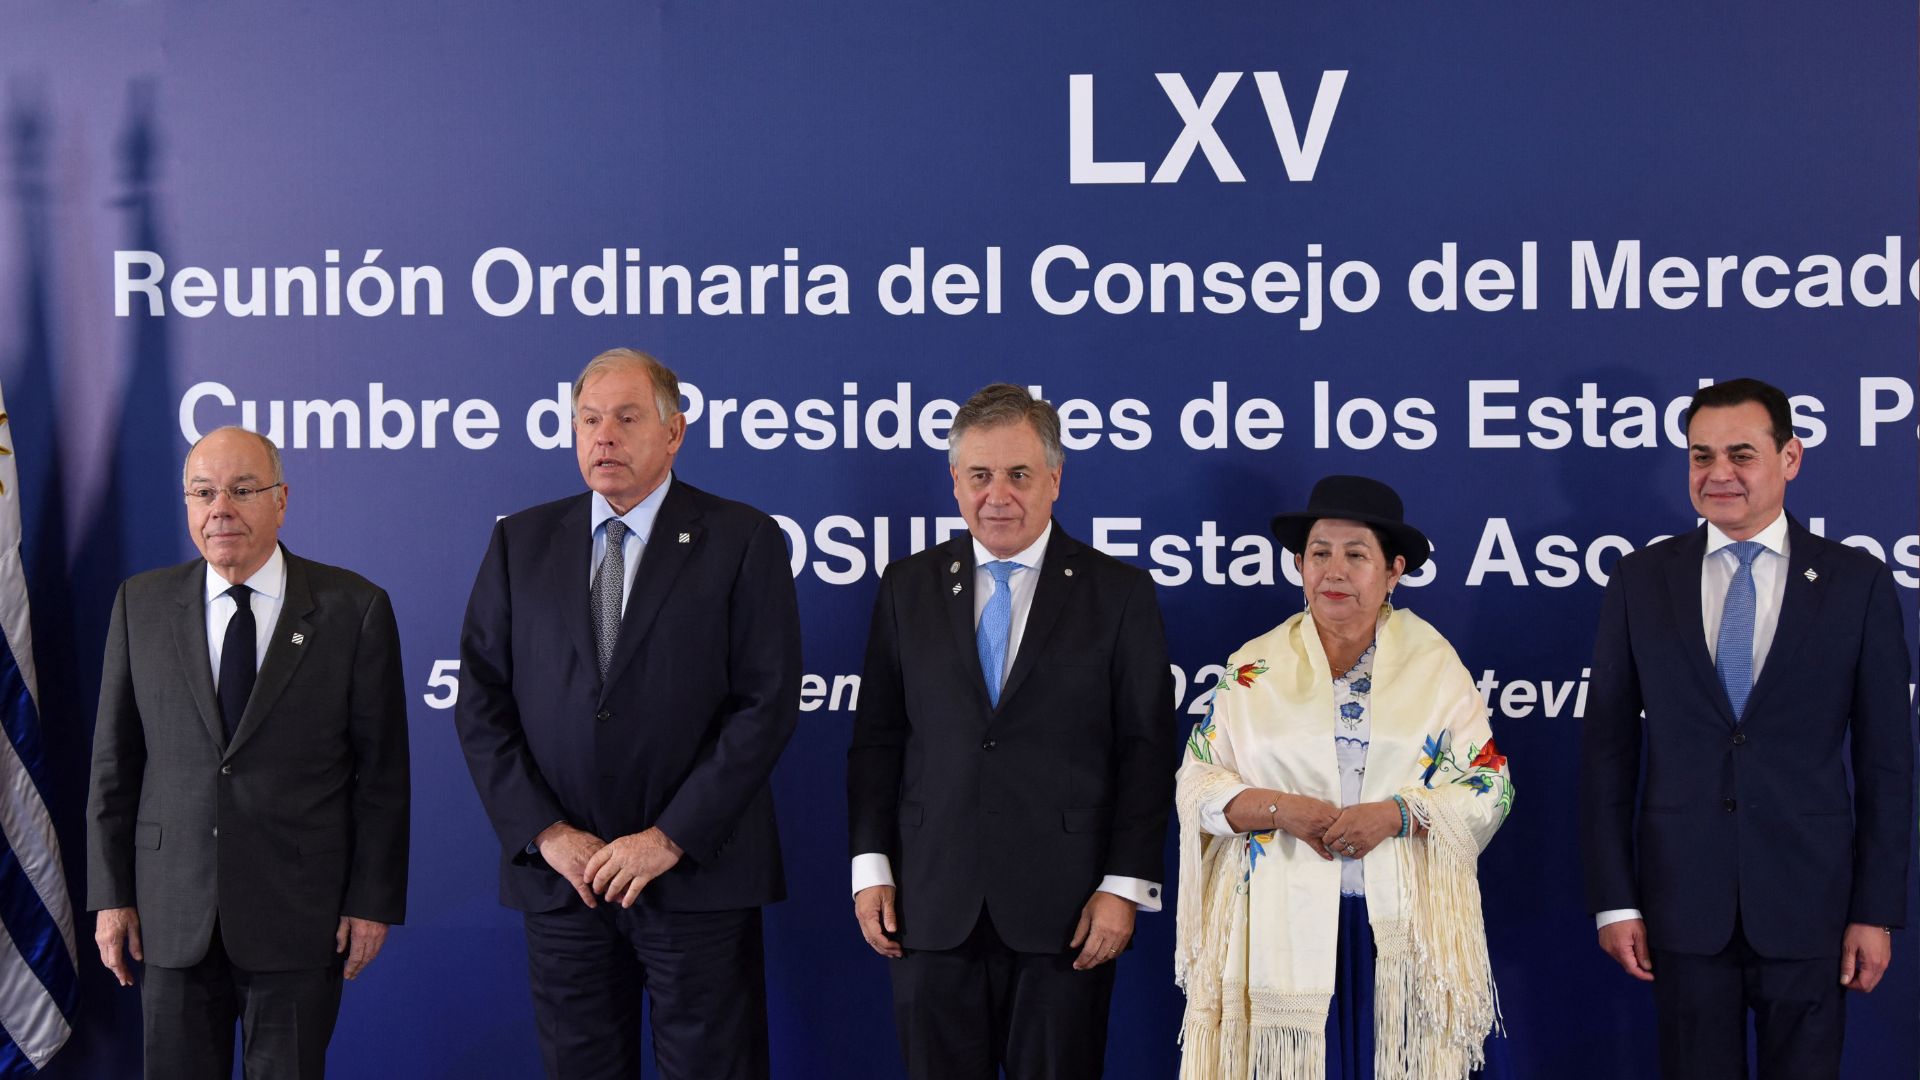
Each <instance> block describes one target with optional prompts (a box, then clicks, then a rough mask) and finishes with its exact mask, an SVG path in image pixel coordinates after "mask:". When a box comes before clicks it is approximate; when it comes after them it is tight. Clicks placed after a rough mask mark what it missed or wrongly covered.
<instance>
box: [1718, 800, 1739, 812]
mask: <svg viewBox="0 0 1920 1080" xmlns="http://www.w3.org/2000/svg"><path fill="white" fill-rule="evenodd" d="M1720 805H1721V806H1724V807H1726V808H1727V811H1728V812H1729V813H1731V812H1732V811H1733V809H1734V807H1736V806H1738V805H1739V804H1738V803H1736V802H1734V801H1733V800H1732V799H1721V800H1720Z"/></svg>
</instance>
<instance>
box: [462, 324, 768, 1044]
mask: <svg viewBox="0 0 1920 1080" xmlns="http://www.w3.org/2000/svg"><path fill="white" fill-rule="evenodd" d="M573 401H574V427H573V431H574V441H575V450H576V452H577V454H578V457H579V463H580V472H581V475H582V477H584V478H585V480H586V483H587V487H588V488H589V489H590V490H589V491H588V492H587V493H585V494H580V495H574V496H570V497H568V498H565V499H561V500H559V501H557V502H552V503H547V504H545V505H542V506H536V507H533V508H532V509H529V510H523V511H521V512H520V513H517V514H513V515H510V516H508V517H506V518H504V519H502V520H501V521H500V522H499V523H498V524H496V525H495V527H494V531H493V540H492V543H491V544H490V545H489V546H488V549H487V554H486V558H485V560H484V561H483V562H482V563H481V566H480V573H479V576H478V578H477V579H476V580H475V581H474V584H473V594H472V596H471V598H470V599H469V601H468V604H467V616H466V623H465V625H464V627H463V628H462V630H461V634H460V659H461V666H460V700H459V704H458V706H457V707H456V710H455V714H454V717H455V723H456V726H457V727H458V728H459V731H460V741H461V744H462V746H463V748H464V749H465V751H466V756H467V765H468V767H469V768H470V770H471V771H472V773H473V779H474V785H475V787H477V788H478V789H479V792H480V801H481V803H482V804H484V805H485V807H486V809H487V814H488V816H489V817H490V818H491V819H492V821H493V826H494V831H495V832H496V833H497V834H498V835H499V837H500V897H501V900H502V902H503V903H505V904H507V905H508V906H510V907H513V908H517V909H519V910H520V911H521V912H523V913H524V918H525V922H526V932H527V961H528V969H529V970H528V974H529V977H530V979H531V981H532V984H533V1000H534V1016H535V1021H536V1023H537V1025H538V1028H539V1034H540V1045H541V1052H542V1056H543V1058H544V1060H545V1063H546V1069H547V1073H548V1075H549V1076H553V1077H566V1078H570V1080H571V1078H579V1077H595V1078H597V1077H636V1076H639V1075H640V1027H639V1025H640V1015H641V996H642V993H643V991H644V993H645V995H646V997H647V998H648V999H649V1005H650V1010H651V1020H652V1028H653V1045H654V1057H655V1061H656V1062H657V1063H658V1065H659V1070H660V1074H661V1075H662V1076H663V1077H667V1078H669V1080H718V1078H742V1080H754V1078H764V1077H765V1076H766V1075H767V1073H768V1049H767V1016H766V985H765V979H764V976H763V974H762V964H763V962H762V945H761V940H762V939H761V924H760V907H761V905H763V904H768V903H772V902H773V901H776V900H779V899H782V898H783V897H784V896H785V894H786V883H785V878H784V875H783V872H782V867H781V861H780V838H779V835H778V833H777V832H776V830H775V827H774V811H773V791H772V788H771V786H770V784H769V782H768V780H769V776H770V774H771V773H772V772H773V766H774V763H775V762H776V761H777V760H778V759H779V757H780V752H781V750H782V749H784V748H785V747H786V744H787V739H788V737H789V736H791V735H792V734H793V729H794V725H795V723H796V722H797V721H798V719H799V703H800V621H799V614H798V609H797V607H796V605H795V601H794V590H793V577H792V574H791V573H790V571H789V570H788V567H787V546H786V540H785V537H784V535H783V534H782V533H781V531H780V527H779V526H778V525H777V524H775V523H774V521H773V519H772V518H770V517H768V516H767V515H765V514H763V513H761V512H760V511H758V510H755V509H753V508H752V507H750V506H746V505H744V504H742V503H737V502H731V501H729V500H726V499H721V498H717V497H715V496H713V495H709V494H707V493H706V492H704V491H701V490H699V489H697V488H695V487H693V486H692V485H691V484H688V483H686V482H685V481H683V480H680V479H678V478H677V477H675V476H673V475H672V468H673V459H674V455H675V454H676V453H678V452H679V449H680V445H681V441H682V439H683V438H684V437H685V434H686V417H685V416H684V415H683V414H682V413H681V412H680V388H679V380H677V379H676V378H675V377H674V374H673V372H671V371H669V370H668V369H667V368H666V367H665V366H664V365H662V364H661V363H660V362H659V361H658V360H655V359H654V358H653V357H651V356H648V355H646V354H644V353H639V352H635V351H633V350H630V349H614V350H610V351H608V352H606V353H602V354H601V355H600V356H597V357H595V358H594V359H593V360H592V361H591V362H590V363H588V364H587V366H586V368H585V370H583V371H582V372H581V374H580V377H579V379H578V380H576V381H575V383H574V387H573Z"/></svg>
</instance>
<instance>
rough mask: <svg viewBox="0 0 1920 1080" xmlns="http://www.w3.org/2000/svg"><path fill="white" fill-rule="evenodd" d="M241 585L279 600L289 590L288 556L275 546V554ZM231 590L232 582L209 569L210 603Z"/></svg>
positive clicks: (208, 589)
mask: <svg viewBox="0 0 1920 1080" xmlns="http://www.w3.org/2000/svg"><path fill="white" fill-rule="evenodd" d="M240 584H242V585H245V586H246V587H247V588H249V589H252V590H253V591H254V592H257V593H259V594H260V595H262V596H269V597H273V598H275V599H278V598H279V596H280V594H281V593H283V592H285V591H286V588H287V556H286V553H285V552H283V551H282V550H281V549H280V545H279V544H275V545H273V554H271V555H269V556H267V561H266V563H265V564H264V565H262V566H261V567H260V569H258V570H255V571H254V572H253V576H252V577H250V578H248V579H247V580H245V581H243V582H241V583H240ZM231 588H233V585H232V583H231V582H229V581H227V579H226V578H223V577H221V576H220V575H219V574H216V573H214V572H213V567H211V566H209V567H207V599H208V601H212V600H213V598H214V597H216V596H221V595H224V594H225V593H226V591H227V590H228V589H231Z"/></svg>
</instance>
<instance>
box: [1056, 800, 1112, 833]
mask: <svg viewBox="0 0 1920 1080" xmlns="http://www.w3.org/2000/svg"><path fill="white" fill-rule="evenodd" d="M1112 820H1113V807H1111V806H1091V807H1088V808H1087V809H1085V810H1062V811H1060V824H1061V827H1063V828H1065V829H1066V830H1067V831H1068V832H1072V833H1090V832H1106V831H1107V825H1108V823H1109V822H1111V821H1112Z"/></svg>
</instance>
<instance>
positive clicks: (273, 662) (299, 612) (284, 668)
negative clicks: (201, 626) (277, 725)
mask: <svg viewBox="0 0 1920 1080" xmlns="http://www.w3.org/2000/svg"><path fill="white" fill-rule="evenodd" d="M281 551H282V553H283V554H284V555H285V557H286V562H287V584H286V598H285V599H284V600H283V601H282V602H281V604H280V620H279V621H278V622H276V623H275V624H274V626H273V636H272V637H269V638H268V639H267V655H266V658H265V659H264V660H262V661H260V674H259V676H258V677H256V678H255V679H254V682H253V694H252V696H250V697H248V698H247V711H246V712H244V713H242V714H241V716H240V724H239V726H238V727H237V728H235V729H234V733H233V742H231V743H229V744H228V745H227V752H226V755H225V756H226V757H228V758H231V757H233V755H234V752H235V751H237V750H239V749H240V747H241V746H242V745H244V744H245V743H246V741H247V740H248V739H250V738H252V737H253V733H254V732H255V731H258V730H259V729H260V725H261V724H262V723H264V722H265V721H266V718H267V714H268V713H270V712H272V711H273V707H274V706H275V705H277V704H279V702H280V695H281V694H283V693H285V692H286V689H287V683H288V681H289V680H291V679H292V678H293V673H294V672H295V671H296V670H298V669H299V667H300V661H301V660H302V659H303V658H304V657H305V656H306V655H307V650H308V649H310V648H313V647H314V646H313V645H311V644H309V643H310V642H312V641H313V640H314V632H313V624H312V623H310V622H308V621H307V616H309V615H311V614H313V607H314V605H313V591H312V588H311V586H310V584H309V582H308V581H307V562H306V560H305V559H302V558H299V557H297V556H295V555H294V554H293V553H292V552H290V551H287V550H286V549H285V548H282V549H281ZM203 636H204V631H203Z"/></svg>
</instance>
